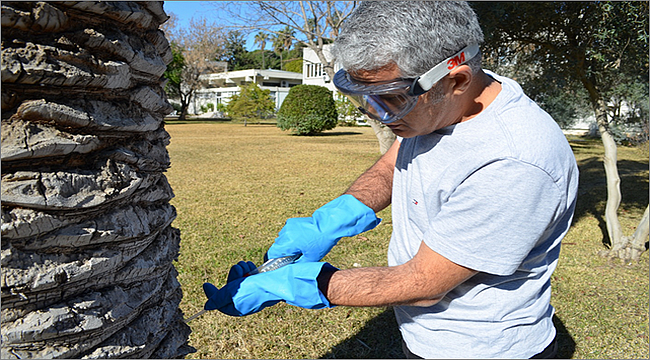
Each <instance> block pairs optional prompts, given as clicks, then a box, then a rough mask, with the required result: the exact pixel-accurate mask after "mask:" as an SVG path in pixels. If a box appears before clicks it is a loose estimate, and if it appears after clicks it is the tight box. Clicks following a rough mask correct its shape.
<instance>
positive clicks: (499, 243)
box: [424, 159, 561, 276]
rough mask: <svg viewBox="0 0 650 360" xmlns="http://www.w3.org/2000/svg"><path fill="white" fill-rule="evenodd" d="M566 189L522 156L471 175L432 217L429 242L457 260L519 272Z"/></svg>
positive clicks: (489, 269)
mask: <svg viewBox="0 0 650 360" xmlns="http://www.w3.org/2000/svg"><path fill="white" fill-rule="evenodd" d="M560 204H561V196H560V191H559V189H558V187H557V185H556V184H555V182H554V181H553V179H552V178H551V177H550V176H549V174H547V173H546V172H545V171H543V170H542V169H540V168H538V167H536V166H534V165H531V164H528V163H524V162H522V161H519V160H516V159H503V160H498V161H494V162H492V163H489V164H487V165H485V166H483V167H481V168H480V169H478V170H476V171H475V172H473V173H472V174H471V175H469V176H468V177H467V178H466V179H464V181H463V182H462V183H460V184H459V185H458V186H457V187H456V189H455V190H454V191H453V192H452V193H451V194H450V195H449V197H448V199H447V201H446V202H444V203H443V205H442V207H441V208H440V212H439V213H438V214H436V215H435V216H434V217H432V218H431V223H430V227H429V230H428V231H427V232H426V233H425V234H424V242H425V243H426V244H427V246H429V247H430V248H431V249H432V250H434V251H436V252H437V253H439V254H440V255H442V256H444V257H446V258H447V259H449V260H450V261H453V262H454V263H456V264H459V265H462V266H465V267H468V268H470V269H473V270H476V271H481V272H487V273H490V274H494V275H502V276H505V275H510V274H512V273H514V272H515V271H516V270H517V268H518V267H519V265H520V264H521V263H522V261H523V260H524V259H525V258H526V256H527V255H528V253H529V252H530V251H531V249H533V247H534V246H535V245H536V243H537V242H538V241H539V240H540V238H541V237H542V235H543V234H544V232H545V230H546V229H547V227H548V226H549V224H551V222H552V221H553V219H554V218H555V216H556V213H557V211H558V209H559V207H560Z"/></svg>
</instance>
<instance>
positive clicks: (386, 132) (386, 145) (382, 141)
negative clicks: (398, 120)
mask: <svg viewBox="0 0 650 360" xmlns="http://www.w3.org/2000/svg"><path fill="white" fill-rule="evenodd" d="M366 121H367V122H368V124H370V127H371V128H372V130H374V132H375V136H376V137H377V140H378V141H379V152H380V153H381V154H382V155H383V154H385V153H386V151H388V149H390V147H391V146H392V145H393V143H394V142H395V139H396V138H397V137H396V136H395V134H394V133H393V132H392V131H391V130H390V129H389V128H388V127H387V126H384V125H382V124H381V123H380V122H379V121H377V120H375V119H370V118H367V120H366Z"/></svg>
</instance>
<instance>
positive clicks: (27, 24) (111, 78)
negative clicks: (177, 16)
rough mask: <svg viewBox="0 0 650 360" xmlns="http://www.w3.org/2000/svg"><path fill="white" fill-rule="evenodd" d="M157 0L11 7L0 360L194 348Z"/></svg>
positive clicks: (5, 40)
mask: <svg viewBox="0 0 650 360" xmlns="http://www.w3.org/2000/svg"><path fill="white" fill-rule="evenodd" d="M166 19H167V15H166V14H165V12H164V11H163V8H162V2H2V253H1V264H2V276H1V291H2V292H1V300H2V310H1V311H2V320H1V329H2V348H1V355H2V356H1V358H3V359H9V358H147V357H153V358H172V357H184V356H185V355H186V354H188V353H190V352H192V351H193V349H192V348H191V347H189V346H188V345H187V339H188V336H189V333H190V329H189V327H188V326H187V325H186V324H185V323H184V322H183V314H182V312H181V311H180V309H179V307H178V305H179V303H180V300H181V297H182V292H181V288H180V284H179V283H178V281H177V280H176V275H177V273H176V270H175V269H174V266H173V264H172V261H173V260H174V259H175V258H176V257H177V255H178V250H179V241H180V234H179V231H178V230H177V229H174V228H173V227H171V222H172V220H173V219H174V218H175V214H176V213H175V209H174V208H173V207H172V206H171V205H170V204H169V200H170V199H171V198H172V197H173V193H172V189H171V188H170V186H169V184H168V182H167V179H166V177H165V175H164V171H165V170H166V169H167V168H168V167H169V164H170V162H169V156H168V154H167V150H166V146H167V144H168V143H169V135H168V134H167V132H166V131H165V129H164V126H163V122H162V119H163V116H164V115H165V114H167V113H169V112H170V111H171V106H170V105H169V103H168V102H167V99H166V98H165V95H164V92H163V90H162V74H163V72H164V71H165V69H166V64H168V63H169V62H170V61H171V50H170V48H169V44H168V42H167V40H166V39H165V37H164V36H163V34H162V32H161V31H159V30H158V27H159V25H160V24H161V23H163V22H164V21H166Z"/></svg>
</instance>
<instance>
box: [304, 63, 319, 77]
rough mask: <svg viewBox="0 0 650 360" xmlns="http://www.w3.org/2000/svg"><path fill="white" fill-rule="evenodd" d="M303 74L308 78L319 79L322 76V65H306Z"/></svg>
mask: <svg viewBox="0 0 650 360" xmlns="http://www.w3.org/2000/svg"><path fill="white" fill-rule="evenodd" d="M305 73H306V74H307V77H308V78H319V77H322V76H323V64H309V63H308V64H306V65H305Z"/></svg>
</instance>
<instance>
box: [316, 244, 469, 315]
mask: <svg viewBox="0 0 650 360" xmlns="http://www.w3.org/2000/svg"><path fill="white" fill-rule="evenodd" d="M474 274H476V271H474V270H471V269H468V268H465V267H463V266H460V265H457V264H455V263H453V262H451V261H449V260H448V259H446V258H444V257H443V256H441V255H440V254H438V253H436V252H434V251H433V250H431V249H430V248H429V247H428V246H427V245H426V244H424V242H423V243H421V244H420V249H419V250H418V253H417V254H416V255H415V257H413V259H411V260H410V261H408V262H406V263H405V264H402V265H399V266H391V267H368V268H356V269H348V270H338V271H329V272H324V273H322V274H320V275H319V276H318V285H319V289H320V291H321V292H322V293H323V294H324V295H325V297H326V298H327V299H328V300H329V302H330V303H331V304H333V305H344V306H391V305H411V306H431V305H434V304H436V303H437V302H438V301H440V300H441V299H442V298H443V297H444V296H445V295H446V294H447V293H448V292H449V291H451V290H452V289H454V288H455V287H456V286H458V285H459V284H461V283H463V282H464V281H465V280H467V279H469V278H470V277H472V276H473V275H474Z"/></svg>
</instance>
